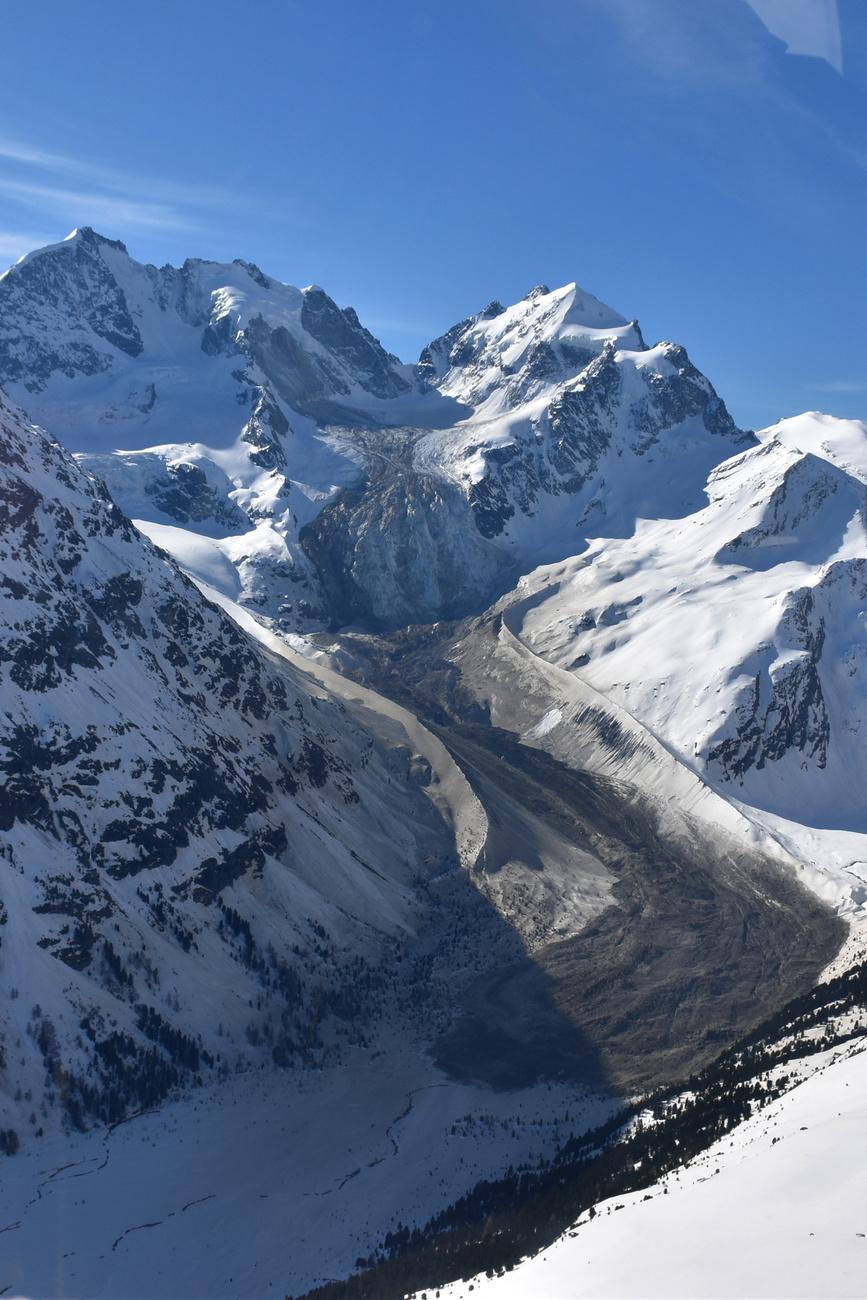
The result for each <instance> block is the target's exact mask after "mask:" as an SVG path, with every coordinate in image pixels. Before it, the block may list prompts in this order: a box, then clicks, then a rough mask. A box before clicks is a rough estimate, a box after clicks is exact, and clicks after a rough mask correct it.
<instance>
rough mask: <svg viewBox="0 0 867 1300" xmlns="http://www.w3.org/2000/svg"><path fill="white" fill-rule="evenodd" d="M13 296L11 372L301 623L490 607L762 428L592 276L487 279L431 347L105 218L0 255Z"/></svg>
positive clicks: (266, 610) (57, 419)
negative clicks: (182, 253) (741, 415)
mask: <svg viewBox="0 0 867 1300" xmlns="http://www.w3.org/2000/svg"><path fill="white" fill-rule="evenodd" d="M0 308H2V314H3V318H4V319H5V320H6V321H7V322H8V324H7V327H6V331H5V334H3V333H2V332H0V383H2V384H3V385H4V387H5V388H6V389H7V391H8V392H10V394H11V395H12V396H14V397H16V398H17V399H18V400H20V401H21V402H22V404H23V405H25V407H26V408H27V409H28V411H29V412H30V413H31V414H33V415H34V416H35V417H36V418H37V419H39V420H40V421H41V422H42V423H43V424H44V425H45V427H46V428H49V429H51V431H52V432H53V433H55V435H57V436H59V437H61V438H62V439H63V440H64V441H65V442H66V443H67V444H68V445H69V446H70V447H72V448H73V449H74V450H76V451H77V452H79V453H80V454H81V455H82V456H83V458H84V462H85V463H86V464H87V465H88V467H89V468H90V469H91V470H93V472H95V473H97V474H98V475H99V476H100V477H102V478H103V479H104V480H105V481H106V483H107V484H108V486H109V488H110V490H111V492H112V494H113V496H114V498H115V499H116V500H117V501H118V503H119V504H120V505H121V507H122V508H123V509H124V510H125V511H126V513H127V514H129V515H130V516H131V517H132V518H134V519H136V520H137V521H142V523H143V525H144V526H145V527H146V528H148V529H149V531H150V533H151V536H153V537H154V538H155V539H156V540H158V541H159V542H160V544H162V545H164V546H165V547H166V548H167V549H168V550H170V551H171V552H172V553H173V554H175V555H176V556H177V557H178V559H179V560H180V561H181V563H182V564H184V565H185V567H187V568H188V569H189V570H190V571H192V572H194V573H197V574H198V575H199V576H201V577H202V578H203V579H205V580H207V581H208V582H209V583H211V584H212V585H214V586H216V587H218V588H220V589H221V590H224V591H225V592H226V594H227V595H231V596H232V598H233V599H238V600H240V602H241V603H242V604H244V605H246V606H247V607H248V608H250V609H251V610H254V611H255V612H256V613H257V614H259V615H262V616H265V617H267V618H269V619H272V620H274V621H275V625H276V626H277V627H279V628H280V629H282V630H284V631H310V630H315V629H317V628H319V627H322V626H324V625H328V624H333V625H334V624H340V623H341V622H345V621H347V620H353V619H355V620H357V619H358V618H367V619H369V620H372V621H373V622H374V623H377V624H379V625H387V626H392V627H393V626H398V625H400V624H402V623H405V622H409V621H425V620H429V619H434V618H437V617H442V616H451V615H454V614H456V613H465V612H468V611H471V610H474V609H478V608H481V607H483V605H484V604H485V603H487V602H488V601H489V600H490V599H491V598H492V597H493V596H495V595H498V594H499V593H500V592H501V591H502V590H505V589H506V588H507V586H508V583H509V580H510V577H511V575H513V574H514V573H516V572H520V571H526V569H527V568H529V567H532V566H533V565H534V564H536V563H539V562H540V561H543V560H546V559H551V558H554V557H557V556H561V555H567V554H574V553H575V552H576V551H577V550H579V549H580V548H581V547H582V546H583V545H584V541H585V539H586V537H588V536H591V535H593V532H594V531H596V530H598V529H600V528H602V529H604V530H605V531H610V530H611V529H614V530H619V529H622V530H626V531H631V528H632V526H633V524H634V520H635V518H636V517H637V515H638V514H640V513H657V514H659V513H666V512H671V511H676V512H681V513H682V512H684V511H685V510H687V509H690V508H693V507H694V506H695V505H696V504H698V503H699V501H700V495H701V487H702V484H703V482H704V478H705V475H706V473H707V472H708V470H709V469H710V468H711V467H712V466H713V465H714V464H716V463H717V462H718V461H719V460H720V459H721V458H723V457H724V456H725V455H727V454H730V453H731V452H732V451H733V450H736V449H737V448H738V447H739V446H742V445H744V439H745V437H746V435H743V434H740V433H739V432H738V430H737V429H736V428H735V427H734V424H733V423H732V421H731V418H730V417H729V415H728V413H727V411H726V409H725V407H724V405H723V404H722V402H721V401H720V400H719V398H718V397H717V396H716V394H715V393H714V391H713V388H712V387H711V385H710V384H709V383H708V381H707V380H706V379H704V378H703V376H702V375H700V373H699V372H698V371H697V370H696V369H695V367H694V366H693V365H692V364H691V362H690V361H689V358H688V357H687V355H686V353H685V351H684V350H683V349H682V348H680V347H677V346H674V345H671V344H662V345H660V346H659V347H657V348H648V347H647V346H646V345H645V342H644V340H643V338H642V336H641V332H640V330H639V328H638V326H637V324H636V323H635V322H627V321H626V320H624V319H623V318H622V317H621V316H619V315H618V314H617V313H616V312H614V311H613V310H612V309H611V308H609V307H606V306H605V305H604V304H603V303H601V302H599V301H598V300H597V299H596V298H593V297H592V296H591V295H589V294H587V293H585V292H584V291H583V290H581V289H579V288H578V286H577V285H574V284H572V285H567V286H566V287H565V288H563V289H559V290H555V291H554V292H551V291H550V290H548V289H547V288H546V287H545V286H540V287H539V288H537V289H534V290H532V291H531V292H530V293H529V294H528V295H527V297H526V298H524V299H522V300H521V301H520V302H518V303H516V304H514V305H513V306H512V307H509V308H503V307H501V306H500V305H499V304H491V306H489V307H488V308H486V309H485V310H484V311H482V312H480V313H479V314H478V315H477V316H474V317H472V318H470V319H469V320H467V321H464V322H462V323H461V324H460V325H457V326H455V327H454V329H452V330H450V331H449V332H448V333H447V334H446V335H444V336H443V337H442V338H440V339H438V340H436V341H435V342H434V343H432V344H431V345H430V346H429V347H427V348H426V349H425V350H424V351H423V353H422V357H421V360H420V362H419V364H418V365H417V366H415V367H412V366H404V365H401V364H400V363H399V362H398V361H397V360H396V358H394V357H392V356H389V355H388V354H387V353H386V352H385V351H384V349H383V348H382V347H381V346H380V345H379V344H378V343H377V341H376V340H375V339H374V338H373V336H372V335H371V334H370V333H369V332H368V331H367V330H365V329H364V327H363V326H362V325H361V324H360V322H359V320H358V317H357V315H356V314H355V312H354V311H353V310H352V309H351V308H346V309H343V310H341V309H340V308H338V307H337V306H336V304H335V303H334V302H333V301H332V300H331V299H330V298H329V297H328V296H327V295H326V294H325V293H324V292H323V291H322V290H321V289H319V288H317V287H315V286H313V287H310V288H307V289H303V290H299V289H295V288H292V287H291V286H288V285H282V284H280V283H279V282H278V281H275V280H273V279H271V278H270V277H268V276H266V275H264V274H263V273H262V272H261V271H260V270H259V269H258V268H257V267H255V266H253V265H252V264H250V263H247V262H243V261H240V260H239V261H236V262H233V263H231V264H228V265H221V264H215V263H210V262H202V261H198V260H188V261H187V262H185V263H184V265H183V266H182V267H180V268H174V267H162V268H156V267H153V266H144V265H142V264H140V263H138V262H136V261H135V260H134V259H132V258H131V257H130V256H129V255H128V253H127V251H126V249H125V247H124V246H123V245H122V244H119V243H118V242H117V241H113V240H107V239H104V238H103V237H102V236H99V235H97V234H95V233H94V232H93V231H92V230H89V229H86V230H82V231H76V232H74V233H73V234H72V235H71V236H70V237H69V239H67V240H65V241H63V242H62V243H60V244H57V245H53V246H51V247H49V248H46V249H42V250H39V251H38V252H36V253H34V254H31V255H30V256H29V257H27V258H25V259H23V261H22V262H20V263H18V264H17V265H16V266H14V267H13V268H12V269H11V270H10V271H8V272H7V273H6V275H5V276H3V277H2V278H0ZM674 461H676V465H677V471H676V473H672V472H671V466H672V464H673V463H674ZM383 493H385V495H386V497H387V498H388V501H389V504H388V506H387V508H386V511H385V515H384V516H383V515H382V513H381V512H380V509H379V501H380V498H381V497H382V494H383ZM383 517H385V518H387V520H388V526H387V527H383V526H381V525H382V520H383ZM422 521H423V522H422ZM337 573H339V574H341V575H342V574H346V575H347V577H346V578H345V579H343V578H341V580H340V581H337V580H336V579H335V576H334V575H335V574H337Z"/></svg>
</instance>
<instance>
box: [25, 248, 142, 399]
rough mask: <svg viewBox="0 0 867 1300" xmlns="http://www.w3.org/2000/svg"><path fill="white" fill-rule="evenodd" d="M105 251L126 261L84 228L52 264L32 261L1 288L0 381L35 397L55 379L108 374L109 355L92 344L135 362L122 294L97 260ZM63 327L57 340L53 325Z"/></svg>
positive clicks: (134, 336)
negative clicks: (55, 375)
mask: <svg viewBox="0 0 867 1300" xmlns="http://www.w3.org/2000/svg"><path fill="white" fill-rule="evenodd" d="M103 250H109V251H110V252H111V251H113V252H115V253H120V254H122V255H124V256H125V255H126V248H125V247H124V245H123V244H121V243H120V242H119V241H118V240H113V239H104V238H103V237H102V236H101V235H97V234H95V233H94V231H92V230H90V229H89V228H86V229H84V230H82V231H80V232H79V234H78V238H76V239H75V240H70V241H68V242H67V243H66V244H65V245H63V244H61V245H58V251H57V253H56V254H54V255H53V256H51V257H45V256H40V257H34V258H32V259H31V260H29V261H28V262H26V263H25V264H24V265H22V266H19V267H16V268H15V270H14V272H13V273H10V274H9V275H7V276H5V277H4V279H3V281H2V284H0V303H2V316H3V320H4V322H5V323H4V324H3V325H2V326H0V374H2V378H3V380H4V381H10V380H11V381H13V382H18V383H21V384H23V385H24V386H25V388H27V389H28V390H29V391H31V392H38V391H39V390H40V388H42V387H43V386H44V384H45V382H46V380H47V379H48V378H49V377H50V376H51V375H52V374H53V373H54V372H55V371H60V372H61V373H62V374H64V375H67V376H68V377H70V378H71V377H72V376H73V375H75V374H80V373H83V374H86V375H93V374H98V373H99V372H100V371H101V370H107V369H108V368H109V367H110V366H111V363H112V357H111V352H110V351H108V350H105V351H98V350H97V348H96V347H95V346H94V344H93V343H92V342H91V341H90V338H91V335H90V332H91V331H92V334H93V335H95V336H96V338H97V339H99V340H102V341H103V342H104V343H106V344H109V345H111V347H113V348H118V349H119V350H120V351H121V352H125V353H126V354H127V355H128V356H131V357H134V356H137V355H138V354H139V353H140V352H141V350H142V347H143V344H142V339H141V335H140V333H139V331H138V327H137V325H136V323H135V321H134V320H133V318H132V316H131V315H130V311H129V306H128V304H127V300H126V297H125V295H124V292H123V289H122V288H121V287H120V285H119V284H118V283H117V281H116V280H115V278H114V276H113V275H112V274H111V272H110V270H109V268H108V266H107V265H106V262H105V260H104V259H103V257H102V255H101V254H102V252H103ZM58 317H60V318H61V319H62V320H63V321H65V323H66V327H65V330H64V334H65V337H64V338H63V339H62V341H61V340H59V339H58V337H57V330H56V321H57V318H58Z"/></svg>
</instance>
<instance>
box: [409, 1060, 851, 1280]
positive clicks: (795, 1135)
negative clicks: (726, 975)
mask: <svg viewBox="0 0 867 1300" xmlns="http://www.w3.org/2000/svg"><path fill="white" fill-rule="evenodd" d="M865 1094H867V1051H865V1050H864V1040H863V1039H862V1040H860V1041H859V1042H858V1043H857V1044H856V1046H855V1047H854V1048H850V1049H849V1051H848V1052H846V1053H844V1054H842V1055H841V1054H840V1053H835V1054H830V1053H829V1054H828V1056H827V1057H826V1058H825V1059H822V1058H819V1060H818V1061H817V1062H815V1064H813V1065H812V1069H811V1072H810V1073H809V1074H808V1077H807V1078H806V1081H805V1082H803V1083H802V1084H800V1086H798V1087H796V1088H795V1089H794V1090H792V1091H791V1092H788V1093H786V1094H785V1095H784V1096H783V1097H781V1098H780V1099H779V1100H777V1101H775V1102H773V1103H772V1104H771V1105H770V1106H769V1107H768V1108H767V1109H765V1110H762V1111H761V1112H760V1113H759V1114H758V1115H756V1116H754V1117H753V1118H752V1119H749V1120H747V1121H746V1123H744V1124H743V1125H741V1126H740V1127H739V1128H738V1129H736V1130H735V1131H734V1134H733V1136H732V1137H726V1138H724V1139H723V1140H722V1141H721V1142H719V1143H718V1144H717V1145H716V1146H713V1147H711V1148H710V1149H709V1150H708V1151H706V1152H704V1153H703V1154H702V1155H701V1156H700V1157H699V1158H698V1159H697V1160H695V1161H693V1162H692V1164H691V1165H690V1166H688V1167H687V1168H686V1169H685V1170H681V1171H678V1173H677V1175H670V1176H669V1177H668V1178H666V1179H665V1180H663V1182H662V1183H659V1184H657V1185H655V1186H654V1187H653V1188H651V1193H650V1194H648V1193H646V1192H644V1191H640V1192H632V1193H629V1194H626V1195H622V1196H618V1197H616V1198H614V1200H612V1201H608V1202H603V1203H602V1204H600V1205H598V1206H597V1207H596V1211H597V1212H596V1215H595V1217H594V1218H593V1219H591V1220H588V1219H587V1218H586V1216H585V1217H584V1219H583V1221H582V1222H581V1223H580V1225H579V1226H578V1227H577V1228H576V1229H575V1230H573V1231H571V1232H569V1233H568V1234H566V1235H565V1236H563V1237H561V1238H560V1239H559V1240H558V1241H556V1242H555V1243H554V1244H553V1245H552V1246H551V1247H549V1248H548V1249H547V1250H545V1251H543V1252H542V1253H541V1254H539V1255H536V1256H534V1257H532V1258H530V1259H527V1260H525V1261H524V1262H523V1263H521V1264H519V1265H518V1266H517V1267H516V1268H515V1269H514V1270H513V1271H512V1272H509V1273H505V1274H504V1275H502V1276H500V1277H493V1278H486V1277H484V1276H479V1277H474V1278H472V1279H468V1280H467V1281H466V1282H456V1283H453V1284H451V1285H449V1286H444V1287H442V1288H441V1289H440V1295H441V1297H442V1298H443V1300H468V1297H469V1296H470V1295H472V1297H473V1300H475V1298H476V1297H480V1300H539V1297H542V1296H544V1297H545V1300H577V1298H578V1297H579V1296H594V1297H599V1300H603V1297H604V1298H605V1300H609V1298H610V1300H615V1298H617V1300H729V1298H730V1297H732V1296H750V1297H756V1298H758V1297H763V1298H764V1297H779V1300H795V1298H796V1297H797V1298H798V1300H800V1298H801V1297H805V1298H806V1297H816V1298H817V1300H820V1298H821V1297H827V1296H835V1297H838V1296H839V1297H844V1296H851V1297H860V1296H863V1294H864V1273H865V1260H864V1256H865V1252H867V1219H865V1205H867V1169H865V1166H864V1162H863V1160H861V1158H860V1153H861V1152H862V1151H863V1150H864V1144H865V1142H867V1102H865ZM428 1294H430V1292H428Z"/></svg>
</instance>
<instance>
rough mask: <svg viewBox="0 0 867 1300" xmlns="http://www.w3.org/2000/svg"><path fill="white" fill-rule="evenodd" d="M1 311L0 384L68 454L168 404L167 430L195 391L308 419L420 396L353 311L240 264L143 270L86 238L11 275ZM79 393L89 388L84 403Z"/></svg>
mask: <svg viewBox="0 0 867 1300" xmlns="http://www.w3.org/2000/svg"><path fill="white" fill-rule="evenodd" d="M0 308H2V320H3V325H2V327H0V382H2V383H3V384H4V386H5V387H6V388H7V389H8V390H9V391H10V393H11V395H12V396H13V397H15V398H19V399H22V400H24V401H25V402H26V403H27V405H28V407H29V409H31V410H33V411H34V413H35V414H36V415H37V416H38V417H39V418H41V419H42V420H43V421H44V423H45V424H46V425H47V427H49V428H52V429H53V430H54V431H56V432H57V433H59V434H60V435H61V436H63V437H65V438H66V439H67V440H68V441H70V442H71V443H72V445H73V446H75V445H81V443H80V439H81V428H80V426H81V425H82V424H84V423H87V424H90V426H91V429H92V428H93V427H94V426H96V427H98V426H99V425H101V424H105V423H111V422H114V421H115V420H116V419H117V418H123V419H124V420H125V421H126V422H127V428H128V429H130V428H131V427H132V428H134V427H135V426H136V425H139V426H141V425H147V424H150V425H152V424H158V423H160V422H161V421H160V415H159V413H157V412H158V408H159V407H161V406H162V407H163V408H164V410H165V407H166V405H167V404H169V403H170V404H171V405H172V406H173V407H174V415H175V418H177V415H178V407H179V399H182V398H183V397H184V395H187V396H189V394H190V392H191V391H192V389H193V388H194V387H199V388H200V389H204V390H206V391H207V393H208V395H209V397H211V399H213V397H214V396H215V394H216V393H220V394H221V404H224V405H226V406H228V408H229V409H231V407H232V406H234V407H235V408H237V405H238V402H239V401H240V400H241V397H240V396H239V394H240V393H241V392H242V388H241V387H240V385H241V383H242V380H241V379H239V376H243V377H246V378H247V379H249V380H250V381H251V382H253V383H255V382H257V381H258V382H261V380H262V378H263V377H264V378H267V379H268V380H269V381H270V382H271V384H272V386H273V388H274V389H275V391H277V392H278V393H279V394H281V395H282V396H283V397H284V398H285V400H287V401H288V402H289V403H290V405H292V406H293V408H295V409H297V410H301V411H307V412H311V413H313V414H314V415H315V416H316V417H317V418H321V417H323V416H326V417H327V416H328V415H329V414H331V413H333V412H332V408H338V409H340V408H342V409H343V414H344V415H345V413H346V409H349V410H352V409H353V407H354V404H356V403H358V402H361V403H362V404H363V403H364V402H365V401H368V402H369V401H371V400H373V401H376V400H382V399H388V398H391V397H395V396H397V395H399V394H403V393H407V392H409V391H410V390H411V389H412V388H413V386H417V381H415V379H414V376H413V375H412V373H411V371H410V370H409V368H408V367H403V366H401V365H400V363H399V362H398V360H397V358H395V357H392V356H390V355H389V354H388V353H387V352H386V351H385V350H384V349H383V348H382V347H381V345H380V344H379V343H378V342H377V340H376V339H374V337H373V336H372V335H371V334H370V333H369V332H368V331H367V330H365V329H364V327H363V326H362V325H361V323H360V321H359V320H358V317H357V315H356V314H355V312H354V311H352V309H351V308H347V309H341V308H339V307H338V306H337V305H336V303H334V302H333V300H332V299H331V298H329V297H328V295H327V294H325V293H324V291H323V290H321V289H319V288H317V287H315V286H314V287H311V288H308V289H305V290H301V289H297V288H295V287H294V286H292V285H286V284H282V283H281V282H280V281H278V280H275V279H273V278H271V277H270V276H267V275H265V274H264V273H263V272H262V271H261V270H260V269H259V268H258V267H257V266H255V265H254V264H253V263H252V262H245V261H243V260H242V259H237V260H235V261H234V262H230V263H220V262H211V261H203V260H199V259H188V260H187V261H186V262H185V263H184V264H183V266H181V267H180V268H176V267H172V266H163V267H155V266H150V265H144V264H142V263H140V262H137V261H136V260H135V259H134V258H132V257H130V255H129V253H128V252H127V250H126V247H125V245H123V244H122V243H120V242H119V241H118V240H111V239H106V238H105V237H104V236H102V235H99V234H97V233H96V232H95V231H93V230H92V229H91V228H90V227H83V228H81V229H80V230H76V231H74V232H73V233H72V234H71V235H70V236H69V237H68V238H67V239H65V240H63V241H62V242H61V243H59V244H52V245H49V246H47V247H46V248H43V249H39V250H37V251H35V252H34V253H31V254H29V255H28V256H27V257H25V258H23V259H22V260H21V261H20V262H18V263H16V264H15V266H13V267H11V268H10V269H9V271H7V273H6V274H5V275H4V276H3V277H2V279H0ZM227 362H228V363H229V364H227ZM97 376H99V377H100V379H99V382H97V381H96V377H97ZM81 380H89V381H91V382H90V383H89V384H87V389H88V390H89V391H88V392H87V393H85V392H83V391H82V385H81V383H80V381H81ZM71 384H75V385H76V394H77V400H76V401H75V403H74V415H73V414H72V413H71V412H70V409H69V408H70V405H71V403H70V400H69V399H70V385H71ZM226 390H227V391H226ZM197 396H198V397H199V398H201V396H202V394H201V393H200V394H198V395H197ZM82 398H84V399H85V401H86V402H87V399H88V398H90V399H91V400H92V401H93V406H91V405H90V403H89V402H88V403H87V405H86V406H83V405H82V403H81V399H82ZM142 408H144V409H142ZM196 410H197V412H198V418H197V417H196V416H193V417H192V418H194V419H197V423H198V425H199V428H198V429H197V430H196V433H197V435H198V436H199V437H201V439H202V440H203V441H206V442H209V443H211V444H213V442H214V434H213V429H212V431H211V432H210V433H208V432H207V430H206V428H205V427H202V426H203V425H206V424H207V422H208V419H209V417H210V416H212V415H213V411H212V410H211V411H210V412H208V413H207V414H205V413H203V412H202V403H201V400H198V401H197V402H196ZM141 415H145V416H148V417H153V418H152V419H148V420H145V421H142V420H141V419H139V418H138V417H139V416H141ZM224 418H225V417H224ZM73 419H74V420H75V422H76V424H77V425H78V426H79V427H75V428H72V427H71V425H72V422H73ZM183 432H187V431H182V430H179V429H175V430H172V432H171V433H169V431H168V430H165V431H163V430H160V433H161V434H162V436H161V437H156V438H150V439H149V441H150V442H151V443H155V442H157V441H166V442H169V441H181V440H182V435H183ZM166 434H168V436H165V435H166ZM172 435H173V436H172ZM219 436H220V437H221V439H222V440H223V441H224V442H225V441H226V440H227V439H226V436H225V433H224V432H223V431H222V430H220V431H219ZM127 445H130V443H129V442H127Z"/></svg>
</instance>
